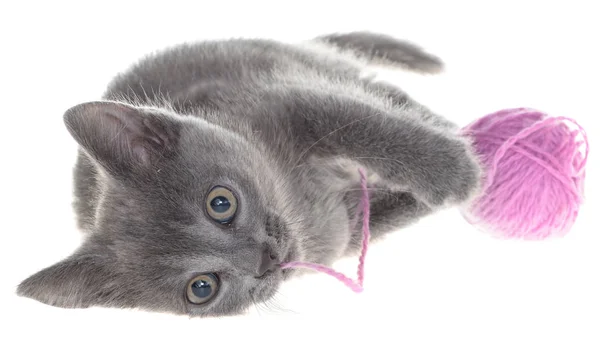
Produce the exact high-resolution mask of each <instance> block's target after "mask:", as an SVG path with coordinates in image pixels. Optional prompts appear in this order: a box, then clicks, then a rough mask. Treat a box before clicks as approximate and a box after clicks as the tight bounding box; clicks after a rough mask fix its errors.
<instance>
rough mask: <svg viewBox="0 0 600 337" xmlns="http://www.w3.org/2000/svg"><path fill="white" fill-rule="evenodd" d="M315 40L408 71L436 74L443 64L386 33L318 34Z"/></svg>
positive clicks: (368, 59)
mask: <svg viewBox="0 0 600 337" xmlns="http://www.w3.org/2000/svg"><path fill="white" fill-rule="evenodd" d="M315 40H316V41H319V42H322V43H326V44H329V45H332V46H334V47H337V48H339V49H340V50H342V51H349V52H352V53H353V54H354V55H356V56H357V57H359V58H361V59H366V60H367V61H368V62H369V63H376V64H377V63H378V64H382V65H391V66H398V67H402V68H405V69H408V70H412V71H416V72H420V73H426V74H436V73H439V72H441V71H442V70H443V68H444V64H443V62H442V60H440V59H439V58H438V57H437V56H435V55H431V54H428V53H426V52H425V51H423V49H422V48H420V47H419V46H417V45H414V44H412V43H410V42H407V41H402V40H398V39H396V38H393V37H391V36H388V35H383V34H377V33H371V32H351V33H340V34H329V35H323V36H319V37H317V38H316V39H315Z"/></svg>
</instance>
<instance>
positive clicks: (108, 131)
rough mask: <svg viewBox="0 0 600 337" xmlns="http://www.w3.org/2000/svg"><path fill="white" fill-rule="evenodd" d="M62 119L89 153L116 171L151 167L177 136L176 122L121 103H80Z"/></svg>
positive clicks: (170, 150)
mask: <svg viewBox="0 0 600 337" xmlns="http://www.w3.org/2000/svg"><path fill="white" fill-rule="evenodd" d="M63 119H64V122H65V125H66V126H67V128H68V130H69V132H70V133H71V135H72V136H73V138H75V140H76V141H77V142H78V143H79V145H81V146H82V147H83V148H84V149H85V150H86V152H87V153H88V154H89V155H91V156H92V157H93V158H94V159H96V160H97V161H99V162H100V163H101V164H103V166H105V167H106V168H107V169H109V170H113V171H116V172H118V173H121V172H127V171H131V170H132V169H133V170H134V171H136V170H137V169H140V168H141V169H143V168H149V167H151V166H152V165H153V164H155V163H156V161H158V160H159V159H160V158H164V157H166V156H168V155H169V153H172V152H174V150H175V149H176V146H177V141H178V139H179V129H180V123H179V122H178V121H176V120H174V119H173V118H169V117H168V116H166V115H162V114H157V113H151V112H147V111H143V110H141V109H140V108H136V107H134V106H131V105H128V104H125V103H118V102H110V101H98V102H87V103H82V104H79V105H76V106H74V107H72V108H70V109H69V110H67V111H66V112H65V114H64V117H63Z"/></svg>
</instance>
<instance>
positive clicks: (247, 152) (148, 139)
mask: <svg viewBox="0 0 600 337" xmlns="http://www.w3.org/2000/svg"><path fill="white" fill-rule="evenodd" d="M370 62H375V63H385V64H389V65H396V66H404V67H408V68H412V69H415V70H419V71H425V72H427V71H437V70H439V68H441V63H440V62H439V61H438V60H437V59H436V58H435V57H433V56H430V55H427V54H425V53H424V52H422V51H420V50H419V49H418V48H416V47H414V46H412V45H409V44H406V43H404V42H400V41H396V40H394V39H392V38H389V37H386V36H381V35H374V34H368V33H354V34H344V35H330V36H324V37H321V38H319V39H317V40H316V41H312V42H311V43H307V44H304V45H286V44H282V43H278V42H273V41H266V40H230V41H215V42H205V43H199V44H191V45H183V46H179V47H176V48H173V49H171V50H168V51H165V52H162V53H159V54H157V55H153V56H150V57H148V58H146V59H144V60H142V61H141V62H140V63H138V64H137V65H135V66H134V67H132V68H131V69H129V70H128V71H127V72H125V73H124V74H122V75H119V76H118V77H117V78H116V79H115V80H114V81H113V82H112V83H111V84H110V86H109V88H108V90H107V92H106V93H105V95H104V99H106V100H107V101H110V102H124V103H127V104H126V105H123V104H121V103H107V102H105V103H87V104H83V105H80V106H77V107H74V108H73V109H71V110H70V111H69V112H67V113H66V115H65V121H66V123H67V126H68V127H69V130H70V131H71V133H72V134H73V135H74V137H75V139H76V140H77V141H78V142H79V143H80V144H81V145H82V149H81V151H80V153H79V158H78V163H77V166H76V169H75V197H76V200H75V209H76V211H77V214H78V217H79V225H80V227H81V228H83V229H84V230H86V232H88V233H89V235H88V239H87V240H86V242H85V243H84V245H82V248H81V249H80V250H79V251H78V252H76V253H75V254H74V255H73V256H72V257H71V258H69V259H67V260H65V261H63V262H61V264H58V265H56V266H53V267H50V268H48V269H46V270H44V271H42V272H40V273H39V274H36V275H34V276H32V277H31V278H30V279H28V280H26V281H24V282H23V284H22V285H21V286H20V293H21V294H24V295H26V296H31V297H34V298H37V299H38V300H40V301H43V302H46V303H50V304H53V305H59V306H67V307H81V306H89V305H105V306H118V307H142V308H145V309H151V310H163V311H171V312H178V313H188V314H191V315H218V314H231V313H237V312H239V311H240V310H243V309H245V308H246V307H247V306H248V305H249V304H250V303H252V302H253V301H262V300H265V299H267V298H269V297H270V296H271V295H272V294H273V292H274V291H275V289H276V287H277V284H278V282H280V281H281V280H282V278H283V277H285V276H286V275H288V274H287V273H282V272H281V270H274V271H273V272H272V273H270V274H269V275H268V277H260V278H258V279H257V278H256V277H255V275H253V274H255V273H256V272H255V270H256V266H257V265H259V264H260V263H261V253H262V252H263V250H264V249H266V250H267V251H269V252H272V254H271V256H274V257H275V259H276V260H277V262H285V261H286V260H290V259H293V260H304V261H310V262H316V263H324V264H330V263H331V262H333V261H334V260H335V259H337V258H339V257H340V256H343V255H344V254H346V253H348V252H352V251H353V248H355V246H356V245H355V243H356V242H357V241H358V239H359V235H360V233H359V231H358V230H357V229H358V227H357V225H356V222H354V221H353V219H352V216H353V215H354V212H355V207H356V203H357V201H358V197H359V195H360V191H359V189H358V172H357V168H358V167H364V168H366V170H367V172H368V173H369V174H370V175H371V176H370V188H371V190H372V191H371V199H372V201H371V203H372V212H373V214H372V219H371V223H372V228H371V230H372V232H373V235H374V238H377V237H380V236H381V235H383V234H385V233H388V232H390V231H391V230H394V229H397V228H399V227H401V226H403V225H406V224H409V223H411V222H413V221H415V220H416V219H418V218H420V217H422V216H424V215H426V214H428V213H430V212H432V211H433V210H435V209H436V208H437V207H441V206H443V205H444V204H447V203H449V202H460V201H464V200H465V199H466V198H468V197H470V196H471V195H472V193H473V192H474V191H475V190H476V188H477V181H478V175H479V168H478V166H477V164H476V163H475V161H474V160H473V158H472V155H471V154H470V152H469V149H468V146H467V144H466V143H464V142H463V140H461V139H460V138H458V136H456V135H455V131H456V128H455V126H454V125H453V124H452V123H450V122H448V121H446V120H444V119H442V118H441V117H439V116H437V115H434V114H432V113H431V112H429V111H428V110H427V109H426V108H424V107H423V106H421V105H419V104H417V103H416V102H414V101H412V100H411V99H410V98H409V97H408V96H406V95H405V94H404V93H403V92H402V91H400V90H399V89H397V88H395V87H394V86H392V85H388V84H383V83H375V82H373V81H372V80H371V79H370V78H369V77H367V76H365V75H366V74H365V73H364V68H365V66H366V65H367V63H370ZM129 116H134V117H129ZM214 185H226V186H229V187H231V189H232V190H234V191H236V193H238V194H239V199H240V210H239V211H238V213H239V215H237V216H236V220H235V224H234V225H233V226H232V227H231V228H227V229H223V228H219V226H216V225H214V224H211V223H210V221H207V219H206V215H205V214H203V210H202V206H203V205H204V199H203V198H204V197H205V196H206V195H205V193H206V190H207V189H210V187H211V186H214ZM352 224H354V225H352ZM264 247H267V248H264ZM262 256H263V257H262V259H263V260H264V254H263V255H262ZM263 262H264V261H263ZM82 266H83V267H82ZM259 268H260V267H259ZM200 272H219V273H220V275H222V276H220V277H222V278H223V280H222V281H221V283H222V285H221V290H220V291H219V297H217V298H216V299H214V300H212V301H211V303H209V304H207V305H204V306H194V305H191V304H190V303H185V299H184V298H183V297H184V296H182V294H183V292H182V290H181V289H183V288H184V287H185V281H186V280H188V279H189V278H190V277H191V276H193V275H194V274H195V273H200ZM73 274H75V276H73ZM58 280H62V281H63V283H62V285H61V284H57V282H58ZM65 280H66V282H67V283H68V284H69V286H67V287H65V286H64V281H65ZM41 281H45V282H46V284H48V283H50V286H47V288H46V289H44V290H40V289H38V288H36V287H37V286H39V284H40V282H41ZM82 287H83V288H84V289H82ZM85 287H95V288H97V289H94V290H93V291H91V292H90V293H86V290H85ZM138 287H140V288H141V287H144V288H153V289H154V290H153V293H150V292H148V290H142V289H139V288H138ZM179 287H181V289H180V288H179Z"/></svg>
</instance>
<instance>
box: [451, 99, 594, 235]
mask: <svg viewBox="0 0 600 337" xmlns="http://www.w3.org/2000/svg"><path fill="white" fill-rule="evenodd" d="M567 122H569V123H572V124H573V125H575V126H576V127H577V129H575V130H573V129H571V128H569V126H568V124H567ZM462 133H463V135H465V136H467V137H470V138H471V139H472V142H473V145H474V148H475V151H476V152H477V154H478V156H479V158H480V160H481V162H482V164H483V166H484V168H485V182H484V183H483V189H482V191H483V193H482V195H481V196H480V197H479V198H478V199H477V200H475V202H473V203H472V204H471V205H469V208H468V209H466V210H465V211H464V212H463V215H464V216H465V218H467V220H468V221H469V222H471V223H472V224H477V225H480V226H485V229H487V230H489V231H491V232H493V233H494V234H496V235H498V236H501V237H507V238H516V237H519V238H524V239H543V238H547V237H550V236H562V235H565V234H566V233H567V232H568V231H569V229H570V228H571V227H572V225H573V223H574V222H575V219H576V218H577V215H578V212H579V206H580V204H581V203H582V201H583V184H584V179H585V165H586V163H587V158H588V154H589V145H588V138H587V135H586V133H585V130H584V129H583V127H582V126H581V125H579V124H578V123H577V122H576V121H575V120H573V119H571V118H567V117H549V116H548V115H546V114H545V113H542V112H540V111H537V110H534V109H529V108H519V109H506V110H501V111H498V112H496V113H493V114H490V115H488V116H485V117H483V118H481V119H479V120H477V121H475V122H474V123H472V124H471V125H469V126H467V127H465V128H464V129H463V130H462ZM579 136H581V137H579ZM582 146H585V151H581V147H582Z"/></svg>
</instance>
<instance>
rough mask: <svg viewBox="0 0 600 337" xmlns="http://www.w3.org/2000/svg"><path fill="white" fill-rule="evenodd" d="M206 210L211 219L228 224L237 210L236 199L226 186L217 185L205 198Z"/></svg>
mask: <svg viewBox="0 0 600 337" xmlns="http://www.w3.org/2000/svg"><path fill="white" fill-rule="evenodd" d="M206 211H207V212H208V215H209V216H210V217H211V218H213V220H215V221H217V222H219V223H221V224H229V223H230V222H231V220H233V217H234V216H235V212H236V211H237V199H236V198H235V196H234V195H233V193H232V192H231V191H230V190H228V189H227V188H225V187H221V186H217V187H215V188H213V189H212V190H211V191H210V193H209V194H208V197H207V198H206Z"/></svg>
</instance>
